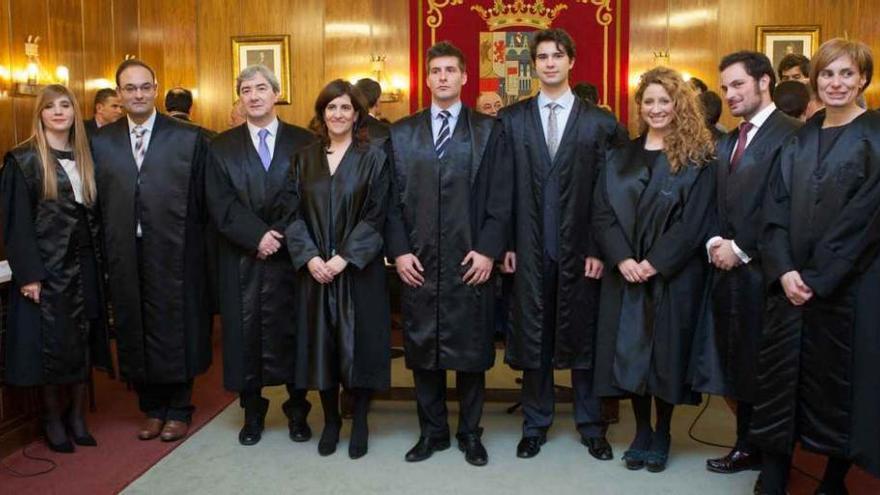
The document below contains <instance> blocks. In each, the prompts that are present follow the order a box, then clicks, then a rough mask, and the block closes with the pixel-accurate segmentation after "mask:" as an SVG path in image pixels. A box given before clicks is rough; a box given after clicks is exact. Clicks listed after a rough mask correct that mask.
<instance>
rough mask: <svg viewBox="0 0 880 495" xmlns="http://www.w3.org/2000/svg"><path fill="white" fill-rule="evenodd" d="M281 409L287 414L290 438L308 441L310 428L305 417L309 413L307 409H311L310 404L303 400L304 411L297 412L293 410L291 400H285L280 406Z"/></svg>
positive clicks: (310, 432) (310, 434)
mask: <svg viewBox="0 0 880 495" xmlns="http://www.w3.org/2000/svg"><path fill="white" fill-rule="evenodd" d="M281 409H282V410H284V414H285V415H286V416H287V418H288V419H287V429H288V431H289V433H290V439H291V440H293V441H294V442H308V441H309V440H311V438H312V429H311V428H309V423H308V422H307V421H306V418H307V417H308V415H309V411H311V410H312V404H311V403H309V402H308V401H306V402H305V406H304V411H302V412H301V414H298V413H297V412H295V411H294V407H293V406H292V405H291V401H290V400H287V401H285V402H284V404H283V405H282V406H281Z"/></svg>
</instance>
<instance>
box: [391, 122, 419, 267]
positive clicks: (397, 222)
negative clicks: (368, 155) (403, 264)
mask: <svg viewBox="0 0 880 495" xmlns="http://www.w3.org/2000/svg"><path fill="white" fill-rule="evenodd" d="M385 154H386V155H387V156H388V163H389V166H388V174H389V177H390V183H391V192H390V195H389V200H388V214H387V218H386V219H385V244H386V254H387V255H388V257H389V258H391V260H392V261H393V260H394V259H395V258H397V257H398V256H401V255H404V254H407V253H411V252H412V247H410V245H409V237H408V236H407V234H406V226H405V225H404V223H403V204H402V198H401V194H400V184H398V183H397V168H396V167H395V164H394V146H393V143H392V140H391V139H388V140H386V141H385Z"/></svg>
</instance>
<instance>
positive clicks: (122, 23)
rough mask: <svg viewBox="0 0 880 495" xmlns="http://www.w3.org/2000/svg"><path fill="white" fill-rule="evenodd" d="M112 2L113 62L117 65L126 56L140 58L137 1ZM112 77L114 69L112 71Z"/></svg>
mask: <svg viewBox="0 0 880 495" xmlns="http://www.w3.org/2000/svg"><path fill="white" fill-rule="evenodd" d="M112 2H113V27H112V29H113V62H114V65H119V63H120V62H122V60H123V59H124V57H125V55H126V54H130V55H134V56H136V57H138V56H140V52H139V42H138V15H139V13H138V4H139V3H140V2H139V0H112ZM113 73H114V76H115V74H116V69H115V68H114V69H113ZM114 82H115V81H114Z"/></svg>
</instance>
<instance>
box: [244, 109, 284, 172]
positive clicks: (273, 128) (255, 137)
mask: <svg viewBox="0 0 880 495" xmlns="http://www.w3.org/2000/svg"><path fill="white" fill-rule="evenodd" d="M247 128H248V132H249V133H250V134H251V140H252V141H253V142H254V149H255V150H257V155H259V154H260V134H259V133H260V130H261V129H266V130H267V131H269V135H267V136H266V146H268V147H269V161H270V162H271V161H272V158H273V157H274V156H275V138H276V137H278V117H275V118H274V119H272V122H269V125H267V126H266V127H257V126H255V125H254V124H251V121H248V122H247Z"/></svg>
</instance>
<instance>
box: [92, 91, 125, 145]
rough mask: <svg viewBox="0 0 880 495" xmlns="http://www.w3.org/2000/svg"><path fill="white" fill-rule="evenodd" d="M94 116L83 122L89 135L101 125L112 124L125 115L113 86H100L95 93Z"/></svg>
mask: <svg viewBox="0 0 880 495" xmlns="http://www.w3.org/2000/svg"><path fill="white" fill-rule="evenodd" d="M94 110H95V116H94V117H93V118H91V119H89V120H86V121H85V122H83V124H85V126H86V132H88V134H89V136H91V135H92V134H94V133H96V132H98V129H100V128H101V127H103V126H105V125H107V124H112V123H114V122H116V121H117V120H119V119H120V118H121V117H122V116H123V115H125V110H124V109H123V108H122V102H121V101H120V100H119V94H117V93H116V90H115V89H113V88H101V89H99V90H98V91H97V92H96V93H95V107H94Z"/></svg>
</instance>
